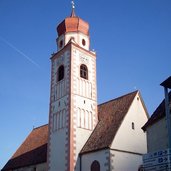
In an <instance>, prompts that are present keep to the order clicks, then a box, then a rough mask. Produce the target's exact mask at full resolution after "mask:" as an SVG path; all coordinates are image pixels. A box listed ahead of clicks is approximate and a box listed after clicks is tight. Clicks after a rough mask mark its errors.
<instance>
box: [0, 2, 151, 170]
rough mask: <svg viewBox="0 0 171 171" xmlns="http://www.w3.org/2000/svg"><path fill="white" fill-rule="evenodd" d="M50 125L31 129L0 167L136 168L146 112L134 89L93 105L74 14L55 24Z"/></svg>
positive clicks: (83, 32)
mask: <svg viewBox="0 0 171 171" xmlns="http://www.w3.org/2000/svg"><path fill="white" fill-rule="evenodd" d="M57 33H58V37H57V39H56V42H57V47H58V50H57V52H56V53H54V54H53V55H52V56H51V88H50V105H49V123H48V124H47V125H43V126H40V127H37V128H34V129H33V130H32V132H31V133H30V134H29V135H28V137H27V138H26V139H25V140H24V142H23V143H22V144H21V146H20V147H19V148H18V149H17V150H16V152H15V153H14V154H13V156H12V157H11V158H10V159H9V161H8V162H7V163H6V165H5V166H4V167H3V169H2V171H47V170H48V171H138V170H141V165H142V155H143V154H145V153H147V143H146V133H145V132H143V130H142V129H141V127H142V126H143V125H144V124H145V123H146V122H147V120H148V113H147V110H146V107H145V105H144V102H143V99H142V97H141V94H140V92H139V91H134V92H130V93H128V94H125V95H122V96H120V97H117V98H115V99H112V100H110V101H107V102H105V103H103V104H100V105H97V83H96V53H95V52H94V51H91V50H90V35H89V24H88V23H87V22H86V21H84V20H82V19H81V18H80V17H78V16H77V15H76V14H75V9H74V4H73V6H72V12H71V15H70V16H69V17H66V18H65V19H64V20H63V21H62V22H61V23H60V24H59V25H58V26H57Z"/></svg>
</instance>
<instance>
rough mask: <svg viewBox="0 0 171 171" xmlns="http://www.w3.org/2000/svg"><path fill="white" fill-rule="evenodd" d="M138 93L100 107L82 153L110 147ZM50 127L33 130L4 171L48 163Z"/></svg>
mask: <svg viewBox="0 0 171 171" xmlns="http://www.w3.org/2000/svg"><path fill="white" fill-rule="evenodd" d="M137 93H138V91H135V92H132V93H129V94H127V95H124V96H121V97H119V98H116V99H114V100H111V101H108V102H106V103H103V104H101V105H99V106H98V116H99V123H98V124H97V126H96V128H95V130H94V131H93V133H92V135H91V136H90V138H89V139H88V141H87V143H86V144H85V146H84V147H83V149H82V151H81V153H85V152H89V151H94V150H98V149H102V148H106V147H109V146H110V144H111V143H112V141H113V138H114V137H115V135H116V132H117V130H118V128H119V127H120V125H121V123H122V121H123V119H124V117H125V115H126V113H127V111H128V110H129V107H130V105H131V104H132V101H133V99H134V97H135V96H136V94H137ZM47 142H48V125H44V126H41V127H38V128H35V129H33V131H32V132H31V133H30V134H29V136H28V137H27V138H26V140H25V141H24V142H23V144H22V145H21V146H20V147H19V148H18V150H17V151H16V152H15V154H14V155H13V156H12V158H11V159H10V160H9V161H8V162H7V164H6V165H5V166H4V168H3V169H2V171H7V170H11V169H15V168H21V167H26V166H30V165H34V164H38V163H43V162H46V161H47Z"/></svg>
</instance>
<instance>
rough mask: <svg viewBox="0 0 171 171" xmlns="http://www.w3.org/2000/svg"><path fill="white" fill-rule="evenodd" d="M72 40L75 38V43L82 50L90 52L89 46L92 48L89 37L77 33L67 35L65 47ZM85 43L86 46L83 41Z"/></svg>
mask: <svg viewBox="0 0 171 171" xmlns="http://www.w3.org/2000/svg"><path fill="white" fill-rule="evenodd" d="M71 38H74V41H75V42H76V43H77V44H78V45H79V46H80V47H82V48H84V49H86V50H89V46H90V40H89V37H88V36H87V35H84V34H82V33H81V32H80V33H76V32H68V33H66V34H65V45H66V44H67V43H68V42H69V41H70V39H71ZM83 39H84V41H85V45H83V43H82V41H83Z"/></svg>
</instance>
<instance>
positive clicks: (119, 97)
mask: <svg viewBox="0 0 171 171" xmlns="http://www.w3.org/2000/svg"><path fill="white" fill-rule="evenodd" d="M138 92H139V90H136V91H133V92H130V93H127V94H124V95H122V96H118V97H116V98H115V99H112V100H109V101H106V102H103V103H101V104H99V105H98V106H101V105H104V104H106V103H109V102H113V101H115V100H118V99H121V98H124V97H126V96H129V95H131V94H134V93H135V94H137V93H138Z"/></svg>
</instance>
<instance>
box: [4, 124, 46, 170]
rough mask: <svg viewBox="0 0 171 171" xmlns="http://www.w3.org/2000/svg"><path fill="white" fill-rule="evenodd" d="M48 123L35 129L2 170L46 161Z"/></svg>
mask: <svg viewBox="0 0 171 171" xmlns="http://www.w3.org/2000/svg"><path fill="white" fill-rule="evenodd" d="M47 141H48V125H44V126H41V127H38V128H35V129H33V131H32V132H31V133H30V134H29V135H28V137H27V138H26V140H25V141H24V142H23V144H22V145H21V146H20V147H19V148H18V150H17V151H16V152H15V153H14V155H13V156H12V157H11V159H10V160H9V161H8V162H7V164H6V165H5V166H4V168H3V169H2V170H4V171H5V170H11V169H14V168H19V167H25V166H29V165H34V164H38V163H43V162H46V157H47Z"/></svg>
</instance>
